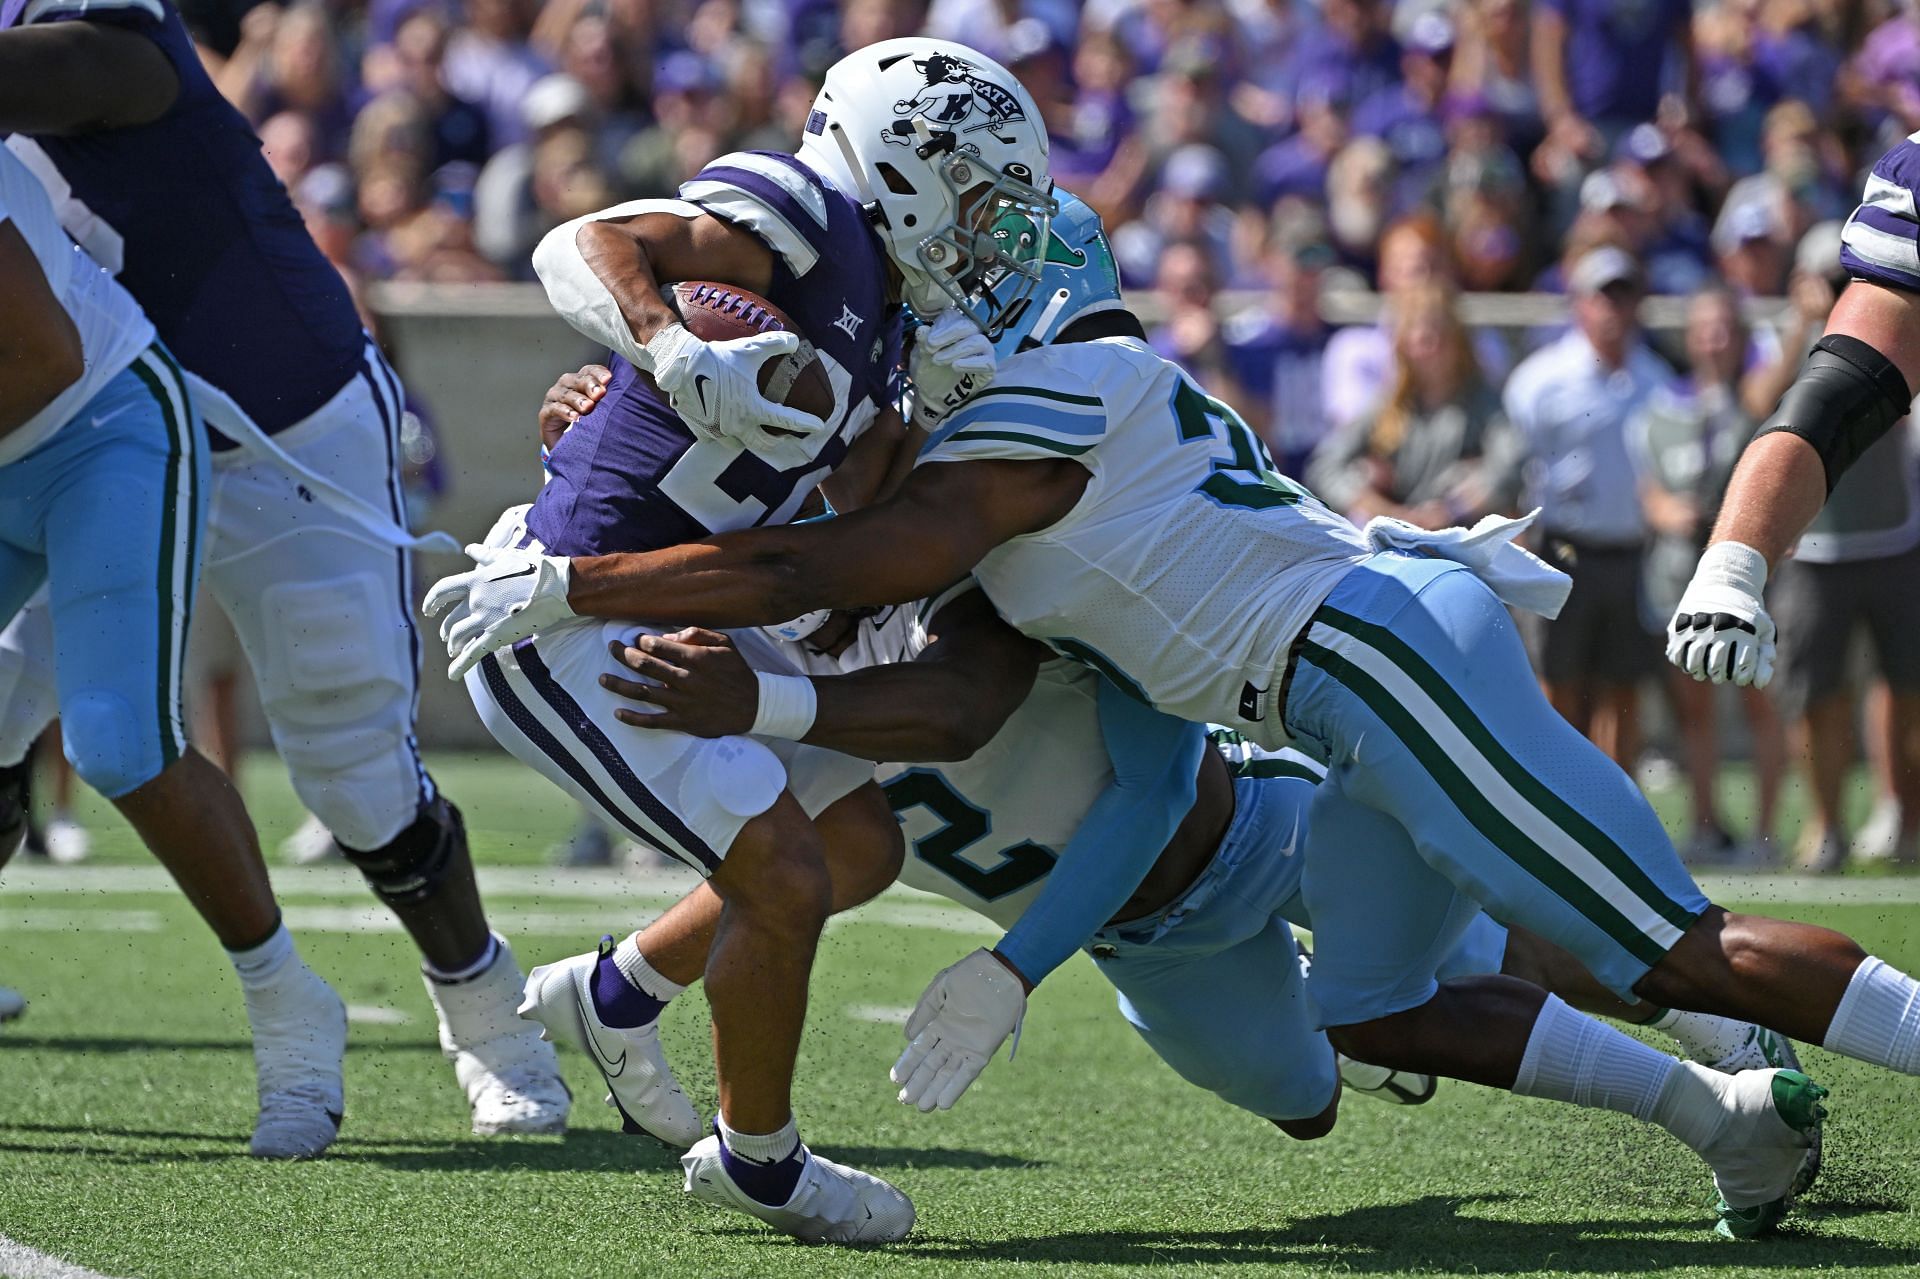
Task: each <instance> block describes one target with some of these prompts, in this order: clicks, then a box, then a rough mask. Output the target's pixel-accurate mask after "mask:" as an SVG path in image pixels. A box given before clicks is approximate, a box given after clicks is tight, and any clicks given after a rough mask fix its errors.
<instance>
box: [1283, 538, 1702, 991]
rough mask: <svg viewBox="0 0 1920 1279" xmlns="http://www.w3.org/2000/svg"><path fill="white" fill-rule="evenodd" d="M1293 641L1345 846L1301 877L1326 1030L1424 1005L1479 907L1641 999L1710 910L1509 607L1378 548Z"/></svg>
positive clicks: (1320, 836) (1314, 819) (1299, 704)
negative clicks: (1533, 658)
mask: <svg viewBox="0 0 1920 1279" xmlns="http://www.w3.org/2000/svg"><path fill="white" fill-rule="evenodd" d="M1648 642H1649V643H1653V642H1655V641H1654V640H1652V639H1649V640H1648ZM1296 652H1297V654H1298V659H1297V665H1296V667H1295V670H1294V673H1293V678H1292V684H1291V688H1290V690H1289V692H1288V695H1287V703H1286V716H1287V727H1288V730H1289V731H1290V732H1291V733H1292V734H1293V736H1294V737H1295V738H1296V739H1298V743H1299V745H1300V746H1301V748H1302V749H1304V750H1307V751H1308V752H1309V753H1315V752H1316V751H1317V752H1318V753H1320V754H1321V755H1322V757H1323V758H1324V759H1325V760H1326V761H1327V763H1328V774H1327V780H1326V781H1325V782H1324V783H1323V784H1322V785H1321V786H1320V787H1319V789H1318V791H1317V793H1316V794H1315V796H1314V799H1313V808H1312V814H1311V823H1312V827H1313V833H1314V839H1315V841H1316V842H1319V841H1325V842H1326V844H1327V846H1329V847H1337V848H1338V849H1339V850H1340V855H1339V856H1337V857H1334V856H1329V857H1315V858H1313V859H1312V860H1311V861H1310V862H1309V865H1308V868H1307V874H1306V876H1305V878H1304V881H1303V883H1302V892H1303V895H1304V897H1305V899H1306V906H1307V909H1308V910H1309V911H1310V912H1311V913H1312V916H1313V920H1314V965H1313V982H1312V987H1311V994H1312V998H1313V1000H1314V1003H1315V1005H1316V1006H1317V1010H1318V1015H1317V1024H1318V1025H1321V1026H1343V1025H1351V1024H1354V1023H1357V1022H1363V1021H1369V1020H1372V1019H1374V1018H1377V1017H1383V1016H1387V1015H1389V1014H1391V1013H1396V1012H1400V1011H1403V1010H1405V1009H1408V1008H1413V1007H1417V1006H1419V1005H1420V1004H1423V1003H1425V1002H1426V1001H1427V1000H1428V999H1430V998H1432V996H1433V993H1434V989H1435V985H1436V978H1437V976H1438V973H1439V967H1440V963H1441V960H1442V959H1443V958H1444V957H1445V956H1447V955H1448V954H1450V953H1451V951H1452V949H1453V947H1454V945H1455V943H1456V942H1457V940H1458V939H1459V937H1460V936H1461V934H1462V933H1463V931H1464V930H1465V929H1466V928H1467V927H1468V926H1469V925H1470V924H1471V922H1472V921H1473V920H1474V919H1475V918H1476V917H1477V915H1478V912H1479V911H1480V910H1481V909H1482V908H1484V909H1485V910H1486V911H1487V912H1488V913H1489V914H1491V915H1493V916H1494V917H1496V918H1498V919H1500V920H1502V921H1504V922H1505V923H1507V924H1509V925H1512V926H1514V927H1518V928H1525V929H1528V930H1529V931H1531V932H1535V933H1538V934H1539V935H1541V936H1542V937H1545V938H1546V939H1547V940H1549V941H1552V942H1554V943H1556V944H1558V945H1560V946H1561V947H1563V948H1565V949H1566V950H1568V951H1570V952H1572V953H1573V954H1574V955H1575V956H1577V957H1578V958H1579V959H1580V961H1581V962H1582V963H1584V964H1585V965H1586V966H1587V968H1588V970H1589V971H1591V972H1592V973H1593V975H1594V976H1595V977H1597V978H1599V979H1600V980H1601V981H1602V982H1603V983H1605V984H1606V985H1607V986H1608V987H1610V988H1611V989H1613V990H1614V991H1616V992H1618V993H1619V994H1620V995H1621V997H1622V998H1626V999H1632V998H1635V996H1634V994H1633V985H1634V983H1635V982H1637V981H1639V980H1640V978H1641V977H1642V976H1644V975H1645V974H1646V972H1647V970H1648V969H1649V968H1650V967H1652V966H1653V965H1654V964H1656V963H1658V962H1659V960H1660V958H1661V957H1662V956H1663V955H1665V954H1666V952H1667V951H1668V950H1669V949H1670V948H1671V947H1672V946H1673V945H1674V943H1675V942H1677V941H1679V939H1680V937H1681V935H1682V934H1683V933H1684V931H1685V930H1686V928H1687V927H1688V926H1689V925H1690V924H1692V922H1693V921H1694V920H1695V919H1696V918H1697V917H1698V916H1699V915H1700V914H1701V912H1703V911H1704V910H1706V909H1707V906H1708V902H1707V899H1706V897H1704V896H1703V895H1702V894H1701V892H1700V890H1699V888H1698V887H1697V886H1695V884H1694V882H1693V880H1692V878H1691V877H1690V876H1689V875H1688V874H1687V871H1686V869H1685V868H1684V867H1683V866H1681V864H1680V859H1679V857H1678V856H1677V855H1676V854H1675V853H1674V851H1673V845H1672V844H1671V843H1670V842H1669V841H1668V839H1667V836H1666V832H1665V831H1664V830H1662V829H1661V826H1660V821H1659V819H1658V818H1657V817H1655V815H1654V812H1653V809H1652V808H1651V807H1650V806H1649V805H1648V803H1647V801H1646V799H1645V797H1644V796H1642V795H1641V793H1640V791H1639V788H1638V787H1636V786H1635V785H1634V783H1633V781H1632V779H1630V778H1629V777H1627V775H1626V774H1625V773H1623V772H1621V771H1620V769H1619V768H1617V767H1616V766H1615V765H1614V763H1613V761H1611V760H1610V759H1608V758H1607V757H1606V756H1605V755H1604V754H1602V753H1601V752H1600V751H1599V750H1598V749H1597V748H1596V747H1594V746H1593V744H1592V743H1590V742H1588V741H1587V740H1586V739H1585V738H1584V737H1582V736H1581V735H1580V734H1579V733H1577V732H1575V731H1574V729H1573V728H1572V727H1571V726H1570V725H1569V724H1568V723H1567V722H1566V721H1565V720H1564V719H1562V718H1561V717H1560V716H1559V715H1558V714H1557V713H1555V711H1554V709H1553V708H1552V707H1551V706H1550V705H1549V704H1548V703H1547V700H1546V698H1545V697H1544V696H1543V695H1542V694H1541V692H1540V689H1539V686H1538V684H1537V683H1536V682H1535V680H1534V676H1533V671H1532V668H1531V667H1530V666H1529V665H1528V662H1527V656H1526V652H1525V650H1524V649H1523V648H1522V646H1521V643H1520V638H1519V636H1518V634H1517V633H1516V632H1515V628H1514V625H1513V619H1512V618H1511V617H1510V616H1509V615H1508V612H1507V609H1506V607H1505V606H1504V605H1502V604H1501V603H1500V601H1499V600H1498V599H1497V598H1495V596H1494V594H1493V592H1492V591H1490V590H1489V589H1488V588H1487V587H1486V586H1485V585H1484V584H1483V583H1482V582H1481V581H1480V580H1479V579H1478V578H1476V577H1475V576H1474V575H1473V574H1472V573H1470V572H1468V571H1467V570H1466V569H1464V568H1461V567H1460V566H1458V565H1455V564H1449V563H1447V562H1445V561H1440V560H1434V559H1428V558H1424V557H1420V556H1414V555H1409V554H1405V553H1401V552H1386V553H1382V554H1378V555H1374V556H1372V557H1370V558H1369V559H1367V560H1366V561H1364V562H1363V563H1362V564H1361V565H1360V566H1359V567H1358V568H1356V569H1354V570H1353V571H1352V572H1351V573H1349V574H1348V575H1347V576H1346V577H1345V578H1343V579H1342V580H1341V582H1340V584H1339V585H1338V586H1337V587H1335V588H1334V591H1333V593H1332V595H1330V596H1329V597H1328V599H1327V602H1326V603H1325V604H1324V605H1323V606H1322V607H1321V608H1320V610H1319V611H1318V612H1317V613H1315V614H1314V617H1313V620H1312V622H1311V624H1310V625H1309V627H1308V630H1307V633H1306V634H1305V636H1303V638H1302V639H1301V641H1300V644H1299V646H1298V647H1297V649H1296Z"/></svg>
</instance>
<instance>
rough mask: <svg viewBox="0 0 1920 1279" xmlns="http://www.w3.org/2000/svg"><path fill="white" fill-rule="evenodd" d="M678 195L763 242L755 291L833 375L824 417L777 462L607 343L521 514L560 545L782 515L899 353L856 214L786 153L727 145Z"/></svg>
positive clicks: (882, 397)
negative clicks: (801, 457) (801, 453)
mask: <svg viewBox="0 0 1920 1279" xmlns="http://www.w3.org/2000/svg"><path fill="white" fill-rule="evenodd" d="M680 197H681V198H682V199H683V200H687V201H689V202H691V203H693V204H695V205H698V206H699V207H700V208H701V209H703V210H704V211H706V212H707V213H710V214H712V215H713V216H714V217H717V218H721V219H724V220H725V221H727V222H730V223H733V224H734V225H736V226H740V227H744V228H746V229H747V230H749V231H752V232H753V233H754V234H755V235H757V236H759V237H760V238H761V239H762V240H764V241H765V242H766V244H767V246H768V247H769V248H771V249H772V250H773V258H774V267H773V282H772V285H771V286H770V287H769V288H768V289H767V292H766V297H767V300H768V301H769V302H772V303H773V304H774V305H775V306H776V307H778V308H780V310H782V311H784V312H786V314H787V316H788V318H790V319H791V320H792V321H793V322H794V325H795V326H796V327H797V328H798V329H799V330H800V332H801V334H802V335H803V336H805V337H806V338H807V340H808V341H810V342H812V343H813V345H814V348H815V349H816V350H817V351H818V352H819V355H820V359H821V361H822V363H823V364H825V366H826V369H827V374H828V378H829V380H830V381H831V382H832V384H833V393H834V409H833V417H832V418H831V419H829V420H830V421H831V422H833V423H834V430H833V431H832V432H831V433H830V434H825V435H823V436H822V437H821V440H820V443H819V447H818V450H817V452H815V453H814V454H813V456H812V457H811V458H810V460H807V461H804V462H801V463H799V464H798V465H786V466H782V465H780V464H778V463H776V462H773V461H770V460H768V459H766V458H764V457H761V456H760V455H759V454H757V453H755V452H754V451H752V449H751V448H749V447H746V446H745V445H743V444H740V443H738V442H735V441H713V440H705V439H701V438H699V437H697V436H695V435H694V434H693V432H692V431H691V430H689V429H688V428H687V426H686V424H685V423H683V422H682V421H681V420H680V417H679V415H678V414H677V413H675V412H674V411H673V407H672V406H671V405H670V404H668V403H667V399H666V397H665V396H663V395H661V394H660V392H659V391H658V390H657V389H656V388H655V387H654V386H653V384H652V381H651V379H647V378H643V377H641V376H640V373H639V371H638V370H637V369H635V368H634V367H633V366H632V365H631V364H629V363H628V362H627V361H625V360H623V359H621V358H620V357H619V356H618V355H614V356H612V357H611V358H610V359H609V361H608V366H609V367H610V368H612V370H613V381H612V383H611V384H610V385H609V386H608V388H607V394H606V395H605V396H604V397H603V398H602V399H601V401H600V402H599V403H598V404H596V405H595V406H594V408H593V410H592V412H590V413H587V414H585V415H584V416H582V417H581V418H580V420H579V421H578V422H575V423H574V424H573V426H572V427H571V428H569V429H568V431H567V433H566V435H565V436H563V437H561V440H560V442H559V443H558V444H556V445H555V446H554V448H553V453H552V456H551V457H550V458H549V459H548V469H549V471H550V472H551V475H552V478H551V479H549V480H548V481H547V484H546V487H544V488H543V489H541V490H540V496H539V497H538V498H536V499H535V501H534V504H533V510H532V511H531V512H529V513H528V516H527V527H528V528H529V529H531V530H532V532H533V534H534V536H535V537H538V538H539V539H540V541H541V542H542V543H544V544H545V545H546V547H547V549H548V550H549V551H552V552H553V553H555V554H558V555H604V554H607V553H609V552H613V551H646V550H655V549H658V548H660V547H664V546H676V545H679V544H680V543H682V542H690V541H695V540H697V539H699V538H702V537H706V536H708V535H709V534H712V533H724V532H726V531H728V530H730V529H738V528H750V527H752V526H754V525H757V524H769V523H775V524H777V523H785V522H786V521H787V520H789V519H792V518H793V514H794V512H795V511H796V510H797V509H798V508H799V506H800V503H801V502H802V500H804V499H805V498H806V496H807V494H808V493H809V492H811V491H812V490H813V488H814V486H815V485H817V484H818V483H819V482H820V481H821V480H822V479H824V478H825V477H826V476H827V475H828V474H830V473H831V472H832V470H833V468H834V467H836V466H838V465H839V464H840V462H841V459H843V458H844V457H846V454H847V446H848V445H849V444H851V443H852V442H853V440H854V439H855V438H856V437H857V436H858V435H859V434H860V433H861V432H862V431H864V430H865V429H866V428H867V426H868V425H869V424H870V423H871V422H872V421H873V418H874V415H875V414H876V413H877V412H878V411H879V409H880V407H881V406H882V405H883V404H885V403H887V402H888V401H889V400H890V398H891V396H890V388H891V385H892V382H893V374H894V370H895V369H896V368H897V366H898V364H899V360H900V335H899V315H898V308H889V306H888V303H887V278H886V266H885V262H884V260H883V259H882V257H881V250H880V246H879V242H878V241H877V240H876V239H875V237H874V234H873V232H872V230H871V229H870V228H869V227H868V225H867V221H866V215H865V214H863V213H862V212H861V211H860V207H859V205H857V204H856V203H855V202H854V201H853V200H852V199H851V198H849V197H848V196H846V195H843V194H841V193H840V192H839V191H837V190H835V189H834V188H833V187H832V186H831V185H829V184H828V183H827V182H826V181H825V180H824V179H823V178H821V177H820V176H819V175H818V174H816V173H814V172H813V170H811V169H809V168H807V166H806V165H804V164H802V163H801V162H800V161H799V160H797V159H795V158H794V157H793V156H790V155H782V154H779V153H777V152H771V151H739V152H735V153H733V154H731V155H725V156H722V157H721V158H720V159H718V160H716V161H714V162H713V163H712V164H710V165H708V166H707V167H706V168H705V169H703V170H701V172H700V173H699V175H698V176H696V177H695V178H694V179H693V181H691V182H689V183H687V184H686V185H685V186H683V187H681V188H680Z"/></svg>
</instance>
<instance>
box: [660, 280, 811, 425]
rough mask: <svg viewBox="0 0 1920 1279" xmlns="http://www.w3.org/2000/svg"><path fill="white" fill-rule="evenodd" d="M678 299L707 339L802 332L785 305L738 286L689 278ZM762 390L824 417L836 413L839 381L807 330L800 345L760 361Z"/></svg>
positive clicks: (688, 321) (684, 316) (687, 320)
mask: <svg viewBox="0 0 1920 1279" xmlns="http://www.w3.org/2000/svg"><path fill="white" fill-rule="evenodd" d="M672 301H673V306H674V309H675V310H676V311H678V312H679V313H680V320H681V322H682V323H683V324H685V325H686V326H687V331H688V332H690V333H692V334H693V335H694V336H695V337H697V338H699V339H700V340H701V341H703V342H725V341H727V340H728V339H730V338H743V337H751V336H752V335H754V334H756V333H775V332H779V331H782V330H785V331H788V332H793V333H800V330H799V328H798V327H796V326H795V325H794V323H793V321H791V320H789V319H788V318H787V316H786V314H785V313H784V312H782V311H781V310H780V308H779V307H776V306H775V305H774V304H773V303H771V302H769V301H767V300H766V299H765V298H763V297H761V296H760V295H759V294H757V293H749V292H748V291H747V290H745V289H742V288H739V287H737V286H735V285H731V284H716V283H714V282H713V281H711V280H684V281H682V282H681V283H679V284H676V285H674V286H673V291H672ZM760 392H761V394H763V395H765V396H766V397H767V398H768V399H769V400H772V401H773V402H774V403H776V404H784V405H786V406H787V407H789V408H795V409H799V410H800V411H801V412H802V413H810V414H812V415H813V416H814V417H817V418H820V419H821V420H822V421H824V420H826V418H827V415H828V414H830V413H832V412H833V383H832V382H831V381H829V380H828V378H827V369H826V366H825V365H824V364H822V363H821V362H820V357H819V355H818V354H817V353H815V351H814V349H813V343H811V342H809V341H808V340H807V335H806V334H804V333H800V349H799V350H797V351H795V352H794V353H793V354H792V355H785V356H781V357H780V358H778V359H772V360H768V361H766V362H765V363H764V364H762V365H761V366H760Z"/></svg>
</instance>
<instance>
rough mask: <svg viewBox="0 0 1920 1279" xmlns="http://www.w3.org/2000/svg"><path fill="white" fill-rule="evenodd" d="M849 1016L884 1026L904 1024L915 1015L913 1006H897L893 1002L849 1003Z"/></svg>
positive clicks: (856, 1019)
mask: <svg viewBox="0 0 1920 1279" xmlns="http://www.w3.org/2000/svg"><path fill="white" fill-rule="evenodd" d="M847 1016H849V1017H851V1018H853V1019H854V1020H855V1021H871V1022H876V1023H878V1024H879V1025H882V1026H904V1025H906V1024H907V1018H909V1017H911V1016H913V1009H911V1008H896V1007H895V1006H893V1005H892V1004H848V1005H847Z"/></svg>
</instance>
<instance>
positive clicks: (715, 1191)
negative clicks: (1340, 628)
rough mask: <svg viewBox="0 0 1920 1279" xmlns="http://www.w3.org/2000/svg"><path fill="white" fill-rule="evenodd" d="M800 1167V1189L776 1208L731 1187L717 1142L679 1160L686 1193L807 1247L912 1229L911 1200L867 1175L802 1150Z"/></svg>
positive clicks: (872, 1239)
mask: <svg viewBox="0 0 1920 1279" xmlns="http://www.w3.org/2000/svg"><path fill="white" fill-rule="evenodd" d="M802 1151H803V1157H804V1158H805V1159H806V1164H805V1166H804V1167H802V1168H801V1170H800V1184H799V1185H797V1186H795V1187H794V1188H793V1195H792V1197H791V1198H789V1199H788V1200H787V1202H786V1203H784V1204H782V1205H780V1206H779V1207H778V1208H772V1207H769V1206H768V1205H766V1204H763V1203H761V1202H760V1201H759V1200H758V1199H755V1198H754V1197H753V1196H752V1195H750V1194H748V1193H747V1192H746V1191H744V1190H742V1189H740V1187H739V1186H738V1185H736V1184H734V1180H733V1178H732V1177H731V1176H730V1175H729V1174H728V1172H727V1167H726V1165H725V1164H724V1163H722V1162H721V1160H720V1138H719V1137H717V1136H714V1137H708V1138H706V1139H704V1140H703V1141H701V1142H700V1144H699V1145H697V1146H695V1147H694V1148H693V1149H692V1150H689V1151H688V1152H687V1153H686V1154H684V1155H682V1156H680V1166H681V1167H682V1168H684V1169H685V1170H686V1173H687V1193H688V1194H690V1195H692V1196H693V1197H694V1198H695V1199H698V1200H700V1201H701V1202H703V1203H710V1204H718V1205H719V1206H720V1207H722V1208H732V1209H734V1210H735V1211H737V1212H744V1213H746V1214H747V1215H748V1216H749V1217H758V1218H759V1219H760V1220H762V1221H764V1222H766V1223H767V1224H768V1225H769V1226H772V1227H773V1228H774V1229H775V1230H778V1231H780V1232H781V1233H783V1234H789V1235H792V1236H793V1237H794V1238H795V1239H802V1240H805V1241H806V1242H807V1243H892V1242H893V1241H894V1240H896V1239H904V1238H906V1237H907V1232H908V1231H909V1230H912V1229H913V1201H912V1200H911V1199H909V1198H907V1197H906V1196H905V1195H903V1194H901V1193H900V1192H899V1191H898V1190H896V1189H894V1188H893V1187H892V1186H890V1185H888V1184H887V1183H886V1182H884V1181H882V1180H880V1178H878V1177H875V1176H873V1175H872V1174H871V1173H864V1172H861V1171H860V1170H859V1169H857V1168H849V1167H847V1166H846V1165H845V1164H837V1163H835V1162H833V1160H831V1159H822V1158H821V1157H820V1156H819V1155H816V1154H814V1153H813V1152H812V1151H811V1150H806V1149H805V1148H804V1147H802Z"/></svg>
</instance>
